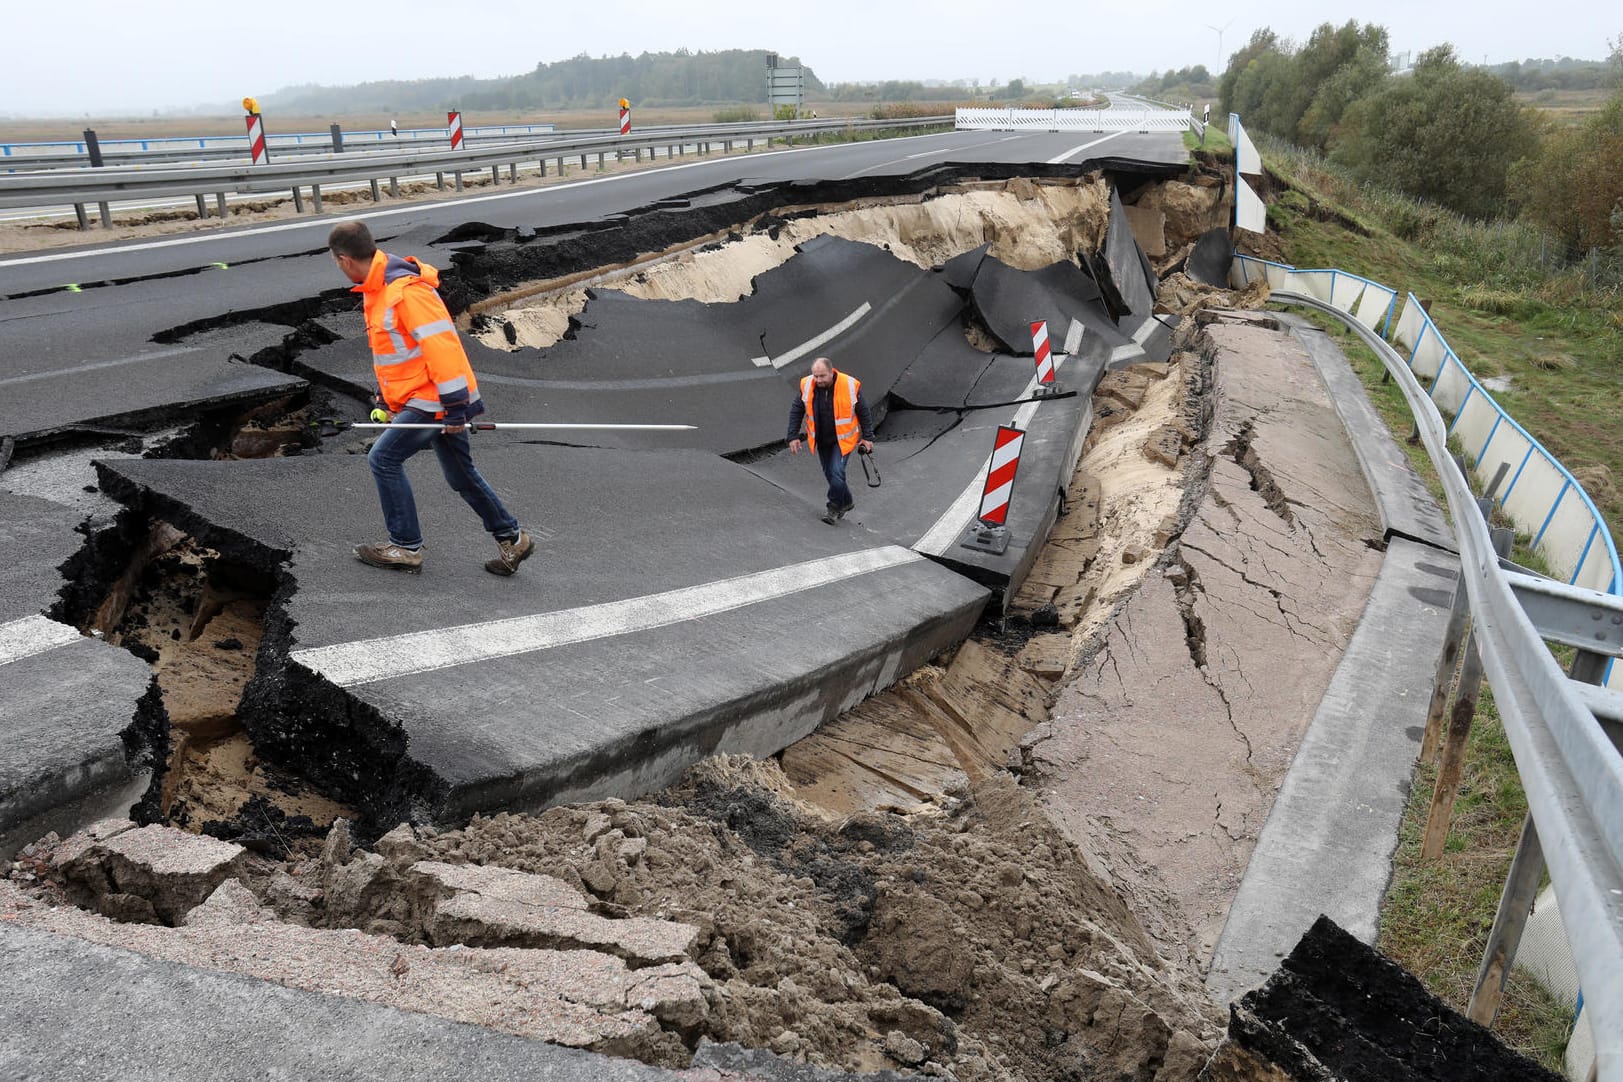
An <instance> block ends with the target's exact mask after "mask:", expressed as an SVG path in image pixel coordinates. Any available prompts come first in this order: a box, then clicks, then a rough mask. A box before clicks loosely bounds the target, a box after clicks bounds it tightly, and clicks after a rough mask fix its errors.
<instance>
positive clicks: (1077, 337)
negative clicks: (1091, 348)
mask: <svg viewBox="0 0 1623 1082" xmlns="http://www.w3.org/2000/svg"><path fill="white" fill-rule="evenodd" d="M1086 329H1087V328H1085V327H1083V326H1082V321H1081V320H1080V319H1075V318H1073V319H1072V320H1071V325H1070V326H1069V327H1068V328H1066V330H1065V352H1066V353H1070V354H1073V355H1074V354H1075V353H1076V351H1077V349H1078V348H1080V347H1081V345H1082V332H1083V331H1084V330H1086Z"/></svg>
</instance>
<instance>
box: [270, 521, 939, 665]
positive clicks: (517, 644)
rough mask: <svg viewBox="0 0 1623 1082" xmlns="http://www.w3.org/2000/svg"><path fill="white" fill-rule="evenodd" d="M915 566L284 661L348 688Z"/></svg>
mask: <svg viewBox="0 0 1623 1082" xmlns="http://www.w3.org/2000/svg"><path fill="white" fill-rule="evenodd" d="M922 559H923V558H922V557H921V556H919V555H918V554H917V553H915V552H909V551H908V550H907V549H904V548H901V547H899V546H896V545H886V546H885V547H883V548H877V549H867V550H864V551H862V552H849V553H842V554H841V555H838V556H827V557H824V558H822V559H819V560H809V561H807V562H806V563H801V564H791V565H789V566H787V567H777V568H772V569H771V570H768V571H757V572H755V573H754V574H750V575H740V576H738V577H737V578H731V579H721V580H719V581H716V582H707V583H701V584H700V585H698V586H684V587H682V588H680V589H676V590H667V591H665V592H663V593H658V594H647V595H645V596H643V597H632V598H627V599H625V600H624V601H610V602H605V603H604V604H601V605H584V606H581V607H580V608H574V609H562V610H560V611H557V612H543V613H537V614H535V615H533V616H515V617H512V618H509V619H506V620H491V621H488V622H485V623H477V624H462V625H459V626H457V627H446V628H436V629H434V630H432V631H414V632H409V633H407V634H404V635H389V636H385V637H382V638H376V639H362V640H360V641H358V642H345V643H335V644H334V645H331V646H317V647H314V648H312V649H309V650H295V651H293V653H292V654H291V657H292V658H293V660H294V661H297V662H298V663H299V664H300V665H303V666H304V667H305V668H307V669H309V670H311V671H312V672H316V673H320V674H321V675H322V676H324V677H326V678H327V679H328V680H330V681H332V682H333V683H334V684H337V685H338V686H339V687H346V688H347V687H355V686H357V685H359V684H371V683H376V682H377V681H379V680H389V679H393V678H395V677H400V676H411V675H414V674H416V673H424V672H434V671H436V670H439V669H448V668H451V667H453V666H456V665H467V664H471V663H473V662H477V661H489V660H492V659H495V658H502V657H511V656H512V655H514V654H527V653H533V652H535V651H538V650H550V649H553V648H555V647H559V646H572V645H575V644H577V643H583V642H591V641H594V640H596V639H604V638H609V637H612V636H615V635H629V634H632V633H633V632H637V631H647V630H649V629H652V628H657V627H667V626H669V625H671V624H680V623H683V622H685V621H688V620H696V619H699V618H700V617H704V616H714V615H716V614H718V613H723V612H730V611H732V610H733V609H739V608H744V607H745V606H748V605H755V604H759V603H760V602H763V601H771V600H773V599H775V598H780V597H788V596H789V595H791V594H798V593H803V592H805V591H807V590H813V589H816V588H817V587H819V586H827V585H830V584H832V583H837V582H844V581H847V580H849V579H851V578H853V577H854V576H857V575H866V574H869V573H871V572H874V571H884V570H886V569H888V568H892V567H901V566H903V565H906V564H910V563H915V562H918V561H920V560H922Z"/></svg>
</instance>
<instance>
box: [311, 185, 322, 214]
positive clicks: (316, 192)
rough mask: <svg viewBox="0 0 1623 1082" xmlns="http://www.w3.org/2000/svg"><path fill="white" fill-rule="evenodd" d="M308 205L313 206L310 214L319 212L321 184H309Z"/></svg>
mask: <svg viewBox="0 0 1623 1082" xmlns="http://www.w3.org/2000/svg"><path fill="white" fill-rule="evenodd" d="M310 206H311V207H312V208H313V209H312V210H311V213H312V214H320V213H321V185H319V184H312V185H310Z"/></svg>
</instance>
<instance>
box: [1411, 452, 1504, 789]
mask: <svg viewBox="0 0 1623 1082" xmlns="http://www.w3.org/2000/svg"><path fill="white" fill-rule="evenodd" d="M1456 464H1457V465H1460V472H1461V473H1464V472H1465V470H1464V466H1463V464H1461V463H1458V461H1457V460H1456ZM1477 510H1478V511H1480V512H1481V513H1482V518H1483V521H1487V520H1488V515H1489V514H1490V513H1491V512H1492V510H1493V502H1492V499H1491V494H1490V498H1486V499H1481V500H1478V501H1477ZM1470 614H1471V606H1470V599H1469V597H1468V596H1467V595H1466V592H1465V571H1464V570H1463V569H1462V570H1461V571H1460V574H1459V577H1458V578H1457V579H1456V580H1455V582H1454V603H1453V606H1452V607H1451V608H1450V609H1449V612H1448V626H1447V627H1446V628H1445V629H1444V631H1443V651H1442V653H1441V654H1440V655H1439V656H1438V658H1437V675H1436V676H1435V677H1433V678H1432V684H1431V705H1430V707H1428V708H1427V710H1426V732H1425V736H1423V737H1422V738H1421V741H1420V761H1421V762H1423V763H1434V762H1436V761H1437V750H1438V747H1439V746H1440V745H1441V744H1442V739H1443V715H1444V714H1446V713H1447V707H1448V693H1449V692H1450V691H1451V690H1453V687H1454V674H1455V673H1456V672H1458V671H1459V667H1460V643H1461V642H1462V641H1463V640H1464V638H1465V623H1466V619H1467V617H1469V616H1470Z"/></svg>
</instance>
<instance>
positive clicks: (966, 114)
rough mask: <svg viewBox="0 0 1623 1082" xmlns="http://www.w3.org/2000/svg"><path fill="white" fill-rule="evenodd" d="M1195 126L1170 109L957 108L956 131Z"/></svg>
mask: <svg viewBox="0 0 1623 1082" xmlns="http://www.w3.org/2000/svg"><path fill="white" fill-rule="evenodd" d="M1192 123H1194V117H1192V116H1190V115H1189V113H1188V112H1176V111H1173V110H1171V109H959V110H958V111H957V120H956V123H955V124H954V127H956V128H957V129H958V130H959V131H1088V132H1121V131H1137V132H1174V131H1175V132H1181V131H1185V130H1187V129H1188V127H1189V126H1190V125H1191V124H1192Z"/></svg>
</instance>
